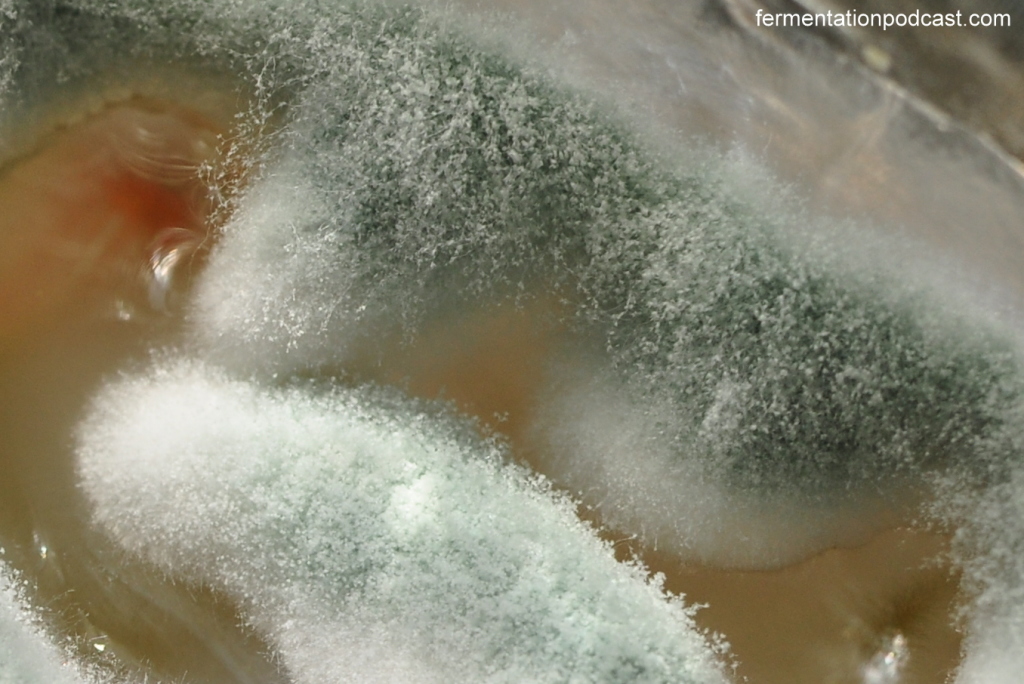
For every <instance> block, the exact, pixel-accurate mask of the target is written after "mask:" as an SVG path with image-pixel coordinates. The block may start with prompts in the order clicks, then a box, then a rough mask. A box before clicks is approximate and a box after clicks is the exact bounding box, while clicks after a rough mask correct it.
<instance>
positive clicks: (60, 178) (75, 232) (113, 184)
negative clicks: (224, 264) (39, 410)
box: [0, 105, 214, 346]
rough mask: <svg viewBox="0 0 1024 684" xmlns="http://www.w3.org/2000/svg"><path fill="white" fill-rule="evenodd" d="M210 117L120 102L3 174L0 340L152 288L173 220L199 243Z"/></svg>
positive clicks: (211, 155) (202, 228) (58, 134)
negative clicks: (152, 271)
mask: <svg viewBox="0 0 1024 684" xmlns="http://www.w3.org/2000/svg"><path fill="white" fill-rule="evenodd" d="M213 138H214V134H213V131H212V127H205V126H202V125H199V124H197V123H195V122H189V121H186V120H184V118H182V117H179V116H177V115H175V114H173V113H166V112H161V111H159V110H153V109H149V108H143V107H141V106H132V105H120V106H116V107H112V108H110V109H107V110H105V111H103V112H101V113H99V114H97V115H95V116H93V117H91V118H89V119H87V120H85V121H84V122H82V123H79V124H76V125H73V126H69V127H67V128H65V129H62V130H59V131H57V132H55V133H54V134H52V135H51V136H50V137H49V139H48V140H45V141H44V144H45V146H44V147H43V149H41V150H40V151H38V152H36V153H34V154H31V155H29V156H26V157H25V158H23V159H20V160H17V161H16V162H14V163H13V164H10V165H9V166H8V167H7V168H6V169H4V172H3V174H2V175H0V206H2V207H3V208H4V211H3V214H2V215H0V346H6V344H8V343H10V342H12V341H13V340H16V339H19V338H24V337H25V336H26V335H29V334H32V333H35V332H39V331H40V330H41V329H46V328H48V327H49V326H50V325H52V324H54V323H56V322H58V321H60V320H63V319H65V318H66V317H69V316H70V317H76V316H78V315H80V314H81V313H89V314H91V315H95V313H96V312H97V309H100V310H101V311H102V310H105V311H106V312H110V313H113V312H114V311H116V307H117V306H118V304H123V303H133V302H134V301H135V300H139V299H140V292H145V288H146V283H147V277H148V269H149V260H150V257H151V255H152V254H153V252H154V250H155V249H156V248H157V247H158V246H159V244H160V236H161V234H162V233H163V232H164V231H166V230H168V229H174V228H177V229H185V231H188V232H187V233H185V234H190V235H194V236H195V243H196V244H198V243H199V242H201V241H202V239H203V238H204V237H205V234H206V227H205V223H206V216H207V214H208V212H209V206H208V204H209V203H208V202H206V201H204V200H203V199H202V198H203V192H204V186H203V185H202V183H201V181H200V179H199V176H198V173H199V168H200V166H201V165H202V164H204V163H208V162H210V161H211V160H213V158H214V152H213V147H212V145H210V144H209V142H208V141H211V140H213Z"/></svg>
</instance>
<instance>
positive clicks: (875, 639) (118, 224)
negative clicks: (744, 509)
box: [0, 103, 960, 684]
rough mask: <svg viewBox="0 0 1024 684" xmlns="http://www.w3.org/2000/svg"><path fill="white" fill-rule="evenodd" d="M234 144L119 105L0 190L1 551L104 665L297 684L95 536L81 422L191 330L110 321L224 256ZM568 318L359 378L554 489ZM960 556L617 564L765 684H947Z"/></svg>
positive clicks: (191, 119)
mask: <svg viewBox="0 0 1024 684" xmlns="http://www.w3.org/2000/svg"><path fill="white" fill-rule="evenodd" d="M140 123H141V124H145V125H148V126H150V127H152V128H153V129H155V130H159V131H163V143H159V144H157V145H156V147H155V148H153V149H151V150H149V153H148V154H141V153H140V151H139V148H138V147H137V145H136V147H135V148H134V152H133V149H132V148H131V145H132V144H136V143H132V142H131V140H132V139H131V137H130V136H131V131H130V130H126V129H127V128H130V127H131V126H133V125H137V124H140ZM217 130H218V129H217V126H216V125H215V124H213V123H210V122H207V121H204V120H202V119H201V118H197V117H195V116H192V115H190V114H187V113H183V111H182V110H178V109H173V108H165V107H160V106H156V105H154V104H152V103H135V104H126V105H119V106H118V107H115V108H112V109H110V110H108V111H105V112H102V113H100V114H98V115H96V116H95V117H92V118H90V119H88V120H86V121H85V122H83V123H81V124H77V125H75V126H71V127H68V128H66V129H65V130H61V131H58V132H56V133H54V134H53V135H52V136H51V137H50V138H48V139H47V140H45V144H44V145H43V146H42V147H41V148H40V149H39V150H38V151H36V152H35V153H33V154H32V155H29V156H26V157H25V158H23V159H21V160H18V161H17V162H15V163H13V164H11V165H9V167H8V168H7V169H6V170H5V172H4V173H3V175H2V177H0V217H2V218H0V312H2V315H0V320H2V321H3V323H2V328H0V341H2V344H0V397H2V404H0V430H2V433H0V434H3V435H4V439H3V444H2V445H0V449H2V451H0V535H2V537H3V539H5V540H7V541H6V543H7V546H8V547H9V548H10V549H12V551H11V552H10V553H9V554H8V560H9V561H10V562H13V563H14V564H15V565H16V566H17V567H19V568H20V569H22V570H23V571H24V572H25V573H26V574H28V575H29V576H31V577H33V578H35V579H36V580H37V581H38V584H39V589H38V596H37V600H38V602H39V603H41V604H45V605H48V606H51V607H52V608H54V615H55V616H57V617H56V618H55V619H56V621H57V622H59V623H60V626H61V628H62V629H64V630H65V631H67V632H70V633H72V634H76V635H78V636H80V637H81V639H82V644H83V649H84V650H88V645H89V644H90V643H94V642H91V641H89V640H90V639H100V640H102V643H103V644H104V645H109V649H105V650H104V653H106V654H107V656H105V657H110V654H113V655H114V658H115V659H120V660H123V661H124V662H128V663H138V662H142V661H145V662H147V663H148V664H149V665H151V666H152V667H153V668H155V670H157V671H162V672H166V673H171V674H172V676H176V677H177V676H180V677H182V678H183V679H185V680H187V681H197V682H206V681H209V682H224V681H277V680H279V679H280V678H281V676H280V674H279V673H278V672H277V670H276V668H275V666H274V665H273V663H272V662H270V661H269V660H268V659H267V657H266V649H265V647H264V646H263V645H262V644H261V643H260V642H259V640H258V639H257V638H255V637H254V636H253V635H251V634H248V633H247V632H245V630H241V629H239V628H237V626H236V622H237V617H236V616H235V615H234V612H233V609H232V608H231V607H230V606H228V605H226V604H224V603H223V602H220V601H219V600H218V599H217V597H215V596H213V595H211V594H210V593H209V592H203V591H201V590H198V589H196V588H192V587H182V586H180V585H175V584H173V583H170V582H168V581H167V580H166V579H165V578H162V577H158V576H154V575H153V574H151V573H149V572H148V571H147V570H146V569H145V568H142V567H136V566H134V565H133V564H131V563H129V562H127V561H126V560H125V559H123V558H121V557H119V555H118V554H117V552H116V550H113V549H110V548H108V547H107V545H106V542H105V541H103V540H102V539H100V538H98V537H96V536H95V534H94V533H93V532H91V531H90V530H89V528H88V526H87V524H86V520H87V517H88V512H87V511H86V509H85V507H84V505H83V503H82V502H81V500H80V498H79V496H78V493H77V489H76V485H75V482H74V470H73V467H72V463H71V460H70V459H71V457H70V453H71V448H72V446H71V437H70V436H71V435H72V433H73V429H74V425H75V424H76V422H77V420H78V419H79V417H80V415H81V413H82V411H83V407H84V405H85V403H86V402H87V400H88V397H89V396H90V394H91V393H92V392H93V391H94V390H95V388H96V387H97V386H98V384H99V383H100V382H101V381H102V378H103V376H104V374H106V373H109V372H111V371H112V370H113V369H116V368H118V367H122V366H123V365H124V364H125V363H126V361H127V362H136V363H140V364H141V363H145V362H146V354H147V350H148V349H149V348H151V347H152V346H153V345H155V344H160V343H164V342H170V341H173V339H174V338H175V335H176V334H177V330H176V325H177V324H176V322H175V319H173V318H162V317H160V316H155V317H154V316H148V315H147V316H134V317H133V316H131V315H129V316H126V317H127V318H132V319H133V320H126V321H122V320H116V318H117V317H116V315H115V316H112V315H111V312H114V313H115V314H116V313H117V312H118V311H123V310H124V309H123V308H121V309H119V308H118V307H128V308H129V309H133V310H135V311H138V310H141V309H142V308H144V306H145V304H146V302H147V300H148V299H149V298H150V292H149V290H148V288H149V287H150V286H151V285H152V283H151V281H150V280H147V279H146V278H148V277H151V274H149V275H145V274H143V275H145V277H143V275H140V269H142V268H143V267H145V266H146V265H147V264H150V265H152V262H151V261H150V258H151V256H152V254H153V253H154V251H155V250H158V249H164V248H165V245H163V243H161V241H160V237H161V236H164V235H167V233H166V231H167V230H168V229H172V228H173V229H182V230H185V231H187V232H186V233H185V236H186V237H187V236H188V235H190V234H195V235H196V236H197V239H196V240H195V241H194V242H195V244H189V245H185V246H183V247H182V249H186V248H187V249H196V248H197V247H198V245H200V244H203V242H204V240H205V238H206V235H207V231H208V230H209V229H210V228H209V226H208V225H206V219H207V216H208V214H209V211H210V206H209V205H208V204H206V203H204V200H203V198H202V195H201V193H199V192H198V191H199V190H200V189H201V187H200V184H199V182H198V180H197V179H196V176H195V172H196V169H197V167H198V165H199V164H200V163H203V162H204V161H207V160H208V159H209V158H208V157H206V156H204V155H207V154H213V152H212V151H211V150H210V149H209V144H208V143H209V139H210V136H211V134H213V133H215V132H216V131H217ZM126 144H127V145H128V147H129V150H128V153H127V155H126V154H125V151H124V145H126ZM204 145H206V146H205V147H204ZM175 159H176V160H178V161H181V162H182V163H181V165H180V166H175V165H174V164H173V163H171V162H172V161H173V160H175ZM126 160H134V162H132V161H126ZM151 162H152V163H151ZM190 170H191V171H190ZM174 235H179V236H180V234H174ZM183 244H184V243H183ZM172 247H173V246H172ZM190 254H191V253H190ZM150 303H151V304H152V302H150ZM561 306H562V305H561V304H556V303H554V302H553V300H550V299H544V298H539V299H536V300H533V301H532V302H529V303H527V304H526V305H524V306H522V307H515V306H512V305H504V306H494V307H491V308H486V307H483V308H480V309H477V310H475V311H470V312H458V313H457V314H449V315H446V316H443V317H441V318H440V319H439V320H437V321H435V322H434V323H432V324H431V325H428V326H426V327H425V329H424V330H423V331H421V333H420V334H419V335H418V337H417V338H416V339H415V340H414V341H413V343H411V344H405V343H404V342H399V341H395V342H393V343H391V344H387V343H383V345H382V347H381V349H382V350H383V351H379V352H375V353H374V354H373V355H372V356H371V355H370V354H369V353H367V355H366V357H365V358H364V359H363V360H362V361H360V362H356V363H355V364H354V365H353V366H352V368H351V369H349V370H351V371H352V372H353V374H354V375H356V376H357V377H360V378H366V379H371V380H374V381H378V382H384V383H389V384H395V385H398V386H401V387H403V388H405V389H406V390H407V391H408V392H410V393H411V394H413V395H416V396H420V397H425V398H429V399H436V398H441V399H445V400H448V401H451V402H453V403H454V404H455V405H456V406H457V407H458V409H459V410H460V411H463V412H465V413H467V414H470V415H474V416H476V417H478V418H479V420H480V421H481V423H482V424H483V425H484V426H486V427H487V428H488V429H493V430H495V431H498V432H500V433H502V434H504V435H506V436H507V437H508V438H509V439H510V442H511V444H512V447H513V449H514V451H516V453H519V454H529V462H530V465H532V466H533V467H535V468H536V469H538V470H540V471H541V472H543V471H545V456H544V454H543V453H539V452H537V451H536V450H530V449H529V448H528V442H529V439H528V433H529V427H530V425H531V421H532V420H533V412H534V411H535V410H536V406H537V401H538V398H539V397H540V396H541V392H542V391H543V390H544V388H545V384H546V382H547V380H548V377H547V373H548V366H547V364H548V362H549V359H550V358H551V357H552V354H554V353H556V352H558V353H562V352H564V350H565V349H566V348H567V347H566V345H569V346H570V347H571V345H572V344H573V340H571V339H569V338H568V336H567V334H566V332H565V331H564V330H563V329H562V328H560V327H559V326H558V324H557V323H556V321H557V320H558V317H559V313H560V307H561ZM129 313H131V312H129ZM378 362H379V363H378ZM563 484H564V485H565V486H566V487H567V488H570V489H571V483H563ZM608 534H609V535H611V534H612V533H611V532H609V533H608ZM945 543H946V540H945V538H944V537H943V536H941V535H936V534H929V533H926V532H919V531H912V530H903V529H896V530H890V531H887V532H884V533H882V534H880V535H878V536H877V537H875V538H874V539H872V540H871V541H870V542H868V543H867V544H865V545H863V546H860V547H857V548H848V549H833V550H827V551H824V552H822V553H820V554H819V555H817V556H815V557H813V558H810V559H808V560H805V561H803V562H801V563H797V564H795V565H793V566H790V567H787V568H783V569H780V570H773V571H764V572H730V571H724V570H721V569H717V568H713V567H697V566H693V565H690V566H688V565H685V564H682V563H680V562H679V560H678V559H674V558H671V557H668V556H663V555H659V554H657V553H656V552H655V551H653V550H652V549H648V548H644V547H643V546H642V545H640V546H637V547H635V548H631V547H628V546H627V545H620V546H619V547H617V548H618V550H619V551H620V552H621V553H622V554H623V556H627V555H629V554H631V553H634V552H635V553H636V554H638V555H639V556H640V557H641V558H643V559H644V560H645V561H646V562H647V563H648V565H649V567H651V569H652V570H654V571H658V572H663V573H665V575H666V577H667V579H666V584H667V587H668V588H669V589H670V590H672V591H674V592H679V593H683V594H685V595H686V596H687V599H688V601H690V602H697V603H706V604H707V606H708V607H706V608H704V609H702V610H701V611H700V612H699V613H698V614H697V619H698V622H699V623H700V624H701V625H702V626H703V627H704V628H706V629H708V630H712V631H716V632H719V633H721V634H722V635H724V636H725V638H726V639H728V640H729V642H730V643H731V644H732V648H733V653H734V655H735V658H736V663H737V674H738V675H739V676H740V677H746V678H748V679H749V681H750V682H752V683H753V684H772V683H774V682H787V683H789V684H799V683H800V682H808V683H814V684H820V683H824V682H860V681H864V678H863V677H864V670H865V668H867V667H872V666H874V665H877V664H878V663H882V664H883V665H884V664H885V660H886V657H887V655H892V658H891V659H890V660H892V661H893V662H896V665H894V666H893V667H894V668H895V670H894V671H898V672H899V673H900V678H899V679H898V680H896V681H900V682H914V683H919V684H926V683H929V682H934V683H936V684H937V683H939V682H943V681H944V680H945V678H946V676H947V674H948V673H949V672H950V671H951V670H952V669H953V668H954V667H955V666H956V664H957V662H958V660H959V656H960V634H959V633H958V632H957V631H956V630H955V629H953V627H952V618H951V615H952V611H953V608H954V606H955V603H956V600H957V591H958V589H957V587H958V581H957V578H956V577H955V576H951V575H950V574H949V570H948V569H947V568H946V567H945V566H943V565H942V564H941V563H938V562H937V561H936V560H935V559H936V558H938V557H940V556H941V553H942V551H943V549H944V548H945ZM96 643H98V642H96ZM887 649H888V650H887ZM186 673H187V675H186Z"/></svg>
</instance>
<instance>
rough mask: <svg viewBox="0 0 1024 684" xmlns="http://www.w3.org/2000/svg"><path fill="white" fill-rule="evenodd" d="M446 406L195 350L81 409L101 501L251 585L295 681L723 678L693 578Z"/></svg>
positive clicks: (239, 583)
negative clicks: (595, 522) (225, 372)
mask: <svg viewBox="0 0 1024 684" xmlns="http://www.w3.org/2000/svg"><path fill="white" fill-rule="evenodd" d="M445 425H447V423H446V421H445V420H443V419H438V417H437V416H425V415H423V414H421V413H417V412H416V411H415V410H413V409H410V408H409V407H408V406H402V405H401V402H399V400H396V399H387V398H382V397H379V396H378V397H371V396H366V395H361V394H359V393H351V392H350V393H340V392H332V393H330V394H324V395H318V394H315V393H313V392H311V391H300V390H288V391H267V390H262V389H259V388H257V387H256V386H254V385H251V384H247V383H243V382H238V381H234V380H229V379H226V378H224V377H221V376H220V375H219V374H218V373H216V372H215V371H212V370H210V369H208V368H205V367H202V366H198V365H189V364H177V365H172V366H170V367H169V368H165V369H163V370H161V371H158V372H156V373H155V374H153V375H151V376H149V377H143V378H136V379H129V380H124V381H122V382H120V383H116V384H114V385H113V386H111V387H109V388H108V389H107V390H106V391H105V392H104V393H102V395H101V396H100V397H99V399H98V400H97V402H96V403H95V407H94V410H93V413H92V416H91V418H89V419H88V420H87V421H86V422H85V423H84V426H83V429H82V432H81V437H80V447H79V457H80V461H79V464H80V466H79V467H80V471H81V475H82V482H83V486H84V488H85V491H86V492H87V494H88V496H89V497H90V498H91V500H92V502H93V504H94V506H95V517H96V521H97V523H98V524H99V525H101V526H102V527H103V528H105V529H106V530H107V531H108V532H109V533H110V534H111V535H112V536H113V537H114V538H115V539H117V540H118V541H119V542H120V543H121V544H123V545H124V547H125V548H126V549H127V550H128V551H130V552H132V553H134V554H138V555H139V556H142V557H144V558H148V559H149V560H151V561H153V562H155V563H156V564H158V565H159V566H160V567H161V568H163V569H164V570H165V571H167V572H169V573H171V574H173V575H175V576H178V577H182V578H184V579H187V580H189V581H196V582H203V583H207V584H210V585H212V586H214V587H216V588H218V589H220V590H222V591H224V592H226V593H228V594H229V595H230V596H232V597H233V598H234V599H235V600H236V601H238V602H239V604H240V605H241V607H242V610H243V612H244V614H245V615H246V616H247V619H248V620H249V621H250V622H251V623H252V625H253V626H254V627H255V628H256V629H257V630H258V631H260V632H261V633H262V634H263V635H264V636H265V637H266V638H267V639H268V640H269V642H270V643H271V644H273V646H274V647H275V649H276V650H277V652H278V655H279V656H280V657H281V659H282V662H283V663H284V665H285V667H286V668H287V670H288V671H289V673H290V675H291V677H292V678H293V679H294V681H296V682H324V681H331V682H350V681H351V682H360V683H364V682H403V683H404V682H517V683H518V682H627V681H628V682H702V683H704V682H724V681H726V677H725V676H724V674H723V672H722V668H721V666H720V664H719V663H718V662H717V659H716V653H715V651H716V648H715V647H714V646H713V645H711V644H709V642H708V641H707V640H706V639H705V638H704V637H703V636H701V635H700V634H699V633H698V631H697V630H696V628H695V627H694V624H693V622H692V619H691V615H690V611H689V610H687V609H686V608H685V607H684V606H683V605H682V603H681V602H680V601H679V600H678V599H669V598H667V597H666V596H665V594H664V593H663V591H662V589H661V588H660V586H659V585H658V584H657V583H652V582H650V581H648V579H647V578H646V577H645V575H644V573H643V571H642V570H641V569H639V568H637V567H633V566H630V565H624V564H620V563H617V562H616V561H615V559H614V557H613V555H612V553H611V551H610V549H609V548H608V546H607V545H606V544H604V543H602V542H601V541H599V540H598V539H597V538H596V537H595V536H594V534H593V532H592V531H591V530H590V529H589V528H587V527H586V526H585V525H583V524H582V523H580V522H579V521H578V519H577V518H576V517H575V516H574V514H573V511H572V509H571V507H570V505H569V504H568V502H566V501H564V500H561V499H559V498H558V497H557V496H556V495H555V494H553V493H552V492H550V491H549V490H547V489H546V488H545V487H544V486H543V484H542V483H540V482H539V481H537V480H536V479H534V478H531V477H530V476H528V475H527V474H526V473H524V472H523V471H521V470H519V469H517V468H514V467H511V466H507V465H502V464H501V463H500V449H499V448H498V447H496V446H494V445H487V444H481V443H479V441H478V440H476V439H475V438H472V437H469V436H468V433H464V432H463V431H462V430H461V429H457V428H455V427H452V426H450V425H449V426H448V427H444V426H445Z"/></svg>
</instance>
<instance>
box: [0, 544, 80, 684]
mask: <svg viewBox="0 0 1024 684" xmlns="http://www.w3.org/2000/svg"><path fill="white" fill-rule="evenodd" d="M85 682H86V679H84V678H83V677H82V676H81V675H80V674H79V673H78V672H76V671H75V670H74V669H72V668H71V666H70V665H68V664H67V661H66V659H64V658H62V657H61V654H60V653H59V652H58V651H57V649H56V648H55V647H54V646H53V644H52V643H51V642H50V640H49V638H48V637H47V636H45V635H44V634H43V633H42V631H41V630H40V628H39V626H38V625H37V624H36V622H35V620H34V618H33V616H32V614H31V613H30V612H29V611H28V610H27V609H25V607H24V602H23V601H22V598H21V596H20V592H19V590H18V588H17V584H16V582H15V581H14V579H13V578H12V577H11V574H10V572H9V571H8V570H7V569H6V568H5V567H4V566H3V565H2V564H0V684H85Z"/></svg>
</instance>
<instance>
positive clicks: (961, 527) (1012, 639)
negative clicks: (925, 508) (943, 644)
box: [933, 464, 1024, 684]
mask: <svg viewBox="0 0 1024 684" xmlns="http://www.w3.org/2000/svg"><path fill="white" fill-rule="evenodd" d="M940 491H941V494H942V496H940V498H939V500H938V503H937V505H936V506H935V507H934V510H933V514H934V515H935V516H936V517H937V518H938V519H939V520H940V521H941V522H942V523H943V524H945V525H947V526H951V527H954V528H956V529H957V532H956V535H955V536H954V554H955V555H956V560H957V561H958V563H959V565H960V566H961V567H962V569H963V573H964V586H965V588H966V589H967V591H968V592H969V593H970V594H972V598H973V600H972V601H971V603H970V604H969V605H968V606H966V607H965V608H964V618H965V619H966V640H965V649H964V659H963V662H962V663H961V665H960V668H959V670H958V673H957V678H956V680H955V682H956V684H1015V683H1016V682H1019V681H1020V678H1021V672H1022V671H1024V467H1021V465H1020V464H1017V465H1016V467H1015V469H1014V471H1013V472H1012V473H1011V474H1010V475H1009V477H1008V478H1007V479H1006V480H1005V481H1003V482H1000V483H999V484H996V485H994V486H991V487H989V488H988V489H987V490H984V491H981V492H979V491H978V490H977V489H976V488H974V487H970V486H965V485H964V483H962V482H959V481H958V480H957V479H956V478H955V477H952V476H948V477H946V478H945V479H944V481H943V482H942V483H941V484H940Z"/></svg>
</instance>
